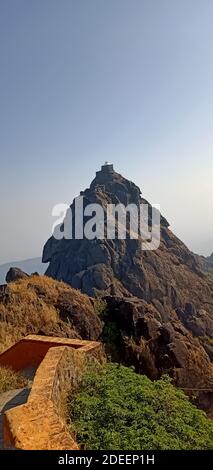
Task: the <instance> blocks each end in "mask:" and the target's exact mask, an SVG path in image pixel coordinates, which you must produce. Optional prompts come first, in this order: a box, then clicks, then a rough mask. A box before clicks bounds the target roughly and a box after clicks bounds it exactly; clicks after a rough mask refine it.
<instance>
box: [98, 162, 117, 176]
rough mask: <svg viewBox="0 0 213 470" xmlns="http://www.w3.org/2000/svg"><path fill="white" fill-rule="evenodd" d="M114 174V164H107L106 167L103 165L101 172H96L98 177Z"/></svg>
mask: <svg viewBox="0 0 213 470" xmlns="http://www.w3.org/2000/svg"><path fill="white" fill-rule="evenodd" d="M113 172H114V167H113V164H112V163H108V162H105V163H104V165H102V167H101V170H99V171H96V176H99V175H100V174H110V173H113Z"/></svg>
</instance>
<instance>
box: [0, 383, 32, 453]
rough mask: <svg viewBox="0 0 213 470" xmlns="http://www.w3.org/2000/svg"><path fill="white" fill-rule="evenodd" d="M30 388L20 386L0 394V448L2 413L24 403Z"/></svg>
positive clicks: (0, 444)
mask: <svg viewBox="0 0 213 470" xmlns="http://www.w3.org/2000/svg"><path fill="white" fill-rule="evenodd" d="M29 393H30V388H21V389H16V390H11V391H10V392H5V393H2V395H0V449H3V413H4V412H5V411H7V410H10V409H11V408H14V407H15V406H18V405H23V404H24V403H26V401H27V398H28V395H29Z"/></svg>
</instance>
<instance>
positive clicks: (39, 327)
mask: <svg viewBox="0 0 213 470" xmlns="http://www.w3.org/2000/svg"><path fill="white" fill-rule="evenodd" d="M66 298H67V299H68V301H69V302H70V303H71V304H72V307H73V309H74V310H75V309H76V310H77V311H81V312H83V311H85V312H87V313H90V312H94V306H93V304H92V302H91V300H90V299H89V297H88V296H86V295H84V294H81V292H80V291H78V290H76V289H72V288H71V287H70V286H68V285H67V284H65V283H64V282H59V281H56V280H53V279H51V278H49V277H47V276H38V275H32V276H30V277H29V278H27V279H20V280H18V281H16V282H11V283H10V284H8V285H7V288H6V294H5V295H4V297H0V353H1V352H2V351H3V350H4V349H6V348H8V347H9V346H11V345H12V344H13V343H15V342H16V341H18V340H20V339H21V338H23V337H24V336H26V335H29V334H38V333H40V332H41V331H42V332H43V333H44V334H47V335H50V336H51V335H53V336H61V337H62V336H64V337H70V338H79V334H78V333H77V331H76V330H75V327H74V326H73V325H72V323H71V322H70V319H69V318H62V317H61V318H60V315H59V309H58V306H59V304H60V305H61V304H63V299H65V301H66Z"/></svg>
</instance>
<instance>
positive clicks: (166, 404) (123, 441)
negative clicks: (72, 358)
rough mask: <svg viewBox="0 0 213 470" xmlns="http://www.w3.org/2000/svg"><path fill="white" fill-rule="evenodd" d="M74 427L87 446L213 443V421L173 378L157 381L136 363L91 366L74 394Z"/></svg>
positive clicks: (207, 445) (167, 446)
mask: <svg viewBox="0 0 213 470" xmlns="http://www.w3.org/2000/svg"><path fill="white" fill-rule="evenodd" d="M69 410H70V419H71V422H72V431H73V430H74V431H75V433H76V439H77V441H78V443H79V444H80V445H81V447H82V448H83V449H87V450H93V449H96V450H116V449H119V450H142V449H144V450H146V449H148V450H164V449H165V450H168V449H171V450H174V449H177V450H180V449H186V450H192V449H212V448H213V423H212V421H210V419H208V418H207V417H206V415H205V413H204V412H202V411H200V410H198V409H197V408H196V407H195V406H194V405H192V404H191V403H190V401H189V399H188V397H187V396H186V395H185V394H184V393H183V392H182V391H181V390H178V389H177V388H175V387H174V386H173V385H172V384H171V380H170V378H168V377H163V378H161V379H160V380H157V381H154V382H152V381H151V380H149V379H148V378H147V377H146V376H143V375H138V374H136V373H135V372H134V370H133V369H132V368H128V367H124V366H119V365H117V364H113V363H108V364H105V365H95V366H94V365H93V366H90V368H89V370H88V371H87V373H86V374H85V375H84V376H83V380H82V384H81V387H80V390H78V391H76V392H75V393H74V394H72V396H71V397H70V403H69Z"/></svg>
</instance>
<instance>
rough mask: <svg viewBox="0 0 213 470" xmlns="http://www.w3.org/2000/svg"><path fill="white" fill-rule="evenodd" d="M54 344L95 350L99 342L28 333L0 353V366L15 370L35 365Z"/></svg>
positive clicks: (98, 346)
mask: <svg viewBox="0 0 213 470" xmlns="http://www.w3.org/2000/svg"><path fill="white" fill-rule="evenodd" d="M54 346H57V347H58V346H67V347H71V348H73V349H82V348H83V349H84V350H88V351H89V350H90V349H91V350H95V348H99V349H100V343H98V342H96V341H83V340H79V339H69V338H57V337H51V336H36V335H29V336H26V337H25V338H23V339H21V340H20V341H18V342H17V343H15V344H13V345H12V346H11V347H10V348H8V349H6V351H4V352H3V353H2V354H1V355H0V366H3V367H12V369H13V370H15V371H19V370H23V369H26V368H28V367H37V366H38V365H39V364H40V363H41V361H42V360H43V359H44V357H45V355H46V354H47V352H48V350H49V349H50V348H52V347H54Z"/></svg>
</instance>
